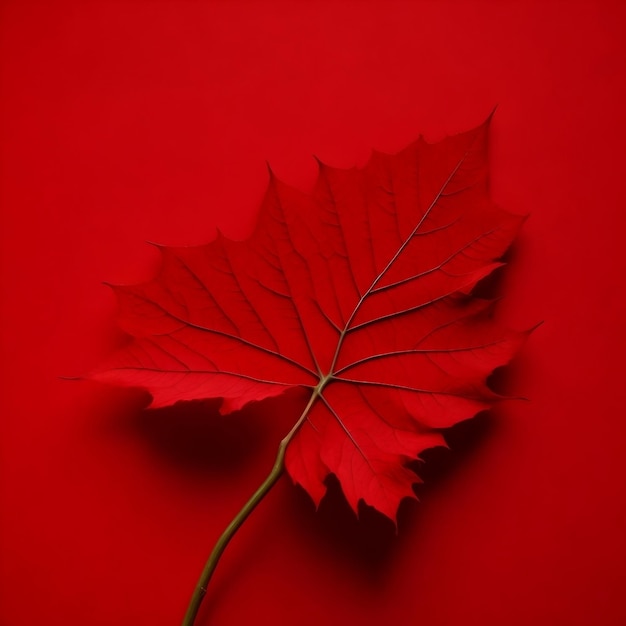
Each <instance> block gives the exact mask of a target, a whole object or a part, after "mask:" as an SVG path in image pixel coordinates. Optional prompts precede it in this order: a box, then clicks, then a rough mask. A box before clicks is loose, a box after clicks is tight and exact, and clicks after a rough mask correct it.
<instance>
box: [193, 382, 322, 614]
mask: <svg viewBox="0 0 626 626" xmlns="http://www.w3.org/2000/svg"><path fill="white" fill-rule="evenodd" d="M325 383H326V380H324V381H323V384H325ZM323 384H320V385H318V386H317V387H316V388H315V389H314V390H313V393H312V394H311V398H310V399H309V402H308V404H307V405H306V407H305V409H304V411H303V412H302V415H301V416H300V419H298V421H297V422H296V424H295V425H294V427H293V428H292V429H291V430H290V431H289V434H288V435H287V436H286V437H285V438H284V439H283V440H282V441H281V442H280V445H279V446H278V454H277V456H276V461H274V467H273V468H272V471H271V472H270V473H269V475H268V477H267V478H266V479H265V480H264V481H263V483H261V486H260V487H259V488H258V489H257V490H256V491H255V492H254V495H253V496H252V497H251V498H250V499H249V500H248V501H247V502H246V503H245V504H244V506H243V508H242V509H241V511H239V513H237V515H236V516H235V518H234V519H233V521H232V522H231V523H230V524H229V525H228V526H227V527H226V530H225V531H224V532H223V533H222V535H221V537H220V538H219V539H218V540H217V543H216V544H215V546H214V547H213V551H212V552H211V554H210V556H209V560H208V561H207V562H206V565H205V566H204V569H203V570H202V574H201V575H200V579H199V580H198V584H197V585H196V588H195V590H194V592H193V595H192V596H191V600H190V602H189V606H188V607H187V612H186V613H185V619H184V620H183V623H182V626H193V624H194V621H195V619H196V616H197V614H198V610H199V609H200V604H201V603H202V600H203V599H204V596H205V595H206V592H207V586H208V584H209V581H210V580H211V577H212V576H213V572H214V571H215V568H216V567H217V564H218V562H219V560H220V557H221V556H222V553H223V552H224V550H225V549H226V546H227V545H228V543H229V542H230V540H231V539H232V538H233V536H234V534H235V533H236V532H237V531H238V530H239V528H240V527H241V525H242V524H243V523H244V522H245V521H246V519H247V517H248V515H250V513H252V511H253V510H254V509H255V508H256V506H257V505H258V504H259V502H261V500H263V498H264V497H265V496H266V495H267V493H268V492H269V490H270V489H271V488H272V487H273V486H274V485H275V484H276V483H277V482H278V479H279V478H280V477H281V476H282V473H283V471H284V469H285V451H286V450H287V445H288V444H289V442H290V441H291V439H292V438H293V436H294V435H295V434H296V432H298V429H299V428H300V426H301V425H302V424H303V422H304V420H305V419H306V417H307V415H308V413H309V410H310V409H311V407H312V406H313V403H314V402H315V400H316V398H317V397H318V396H319V395H320V393H321V389H322V387H323Z"/></svg>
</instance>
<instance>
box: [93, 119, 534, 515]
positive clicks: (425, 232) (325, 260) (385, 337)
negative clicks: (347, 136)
mask: <svg viewBox="0 0 626 626" xmlns="http://www.w3.org/2000/svg"><path fill="white" fill-rule="evenodd" d="M489 121H490V120H487V121H486V122H485V123H484V124H483V125H481V126H479V127H478V128H476V129H474V130H472V131H469V132H466V133H463V134H459V135H456V136H454V137H450V138H446V139H444V140H443V141H440V142H438V143H433V144H430V143H427V142H426V141H424V140H423V139H421V138H420V139H419V140H418V141H417V142H415V143H413V144H411V145H410V146H409V147H408V148H406V149H405V150H403V151H401V152H400V153H399V154H396V155H387V154H381V153H374V154H373V155H372V157H371V159H370V160H369V162H368V163H367V165H366V166H365V167H364V168H362V169H357V168H354V169H337V168H334V167H329V166H328V165H325V164H322V163H320V165H319V176H318V179H317V182H316V185H315V188H314V190H313V192H312V193H311V194H305V193H302V192H300V191H298V190H296V189H294V188H292V187H289V186H287V185H286V184H284V183H283V182H281V181H279V180H278V179H277V178H276V177H275V176H274V175H272V174H271V173H270V183H269V187H268V190H267V193H266V195H265V198H264V200H263V204H262V208H261V212H260V216H259V220H258V224H257V226H256V229H255V231H254V233H253V234H252V236H251V237H250V238H249V239H248V240H246V241H231V240H229V239H227V238H225V237H223V236H222V235H218V237H217V238H216V239H215V240H214V241H213V242H211V243H209V244H207V245H203V246H196V247H160V250H161V252H162V256H163V262H162V268H161V270H160V273H159V274H158V276H156V277H155V278H154V279H153V280H151V281H150V282H148V283H145V284H141V285H136V286H130V287H128V286H123V287H122V286H117V287H115V291H116V293H117V296H118V298H119V304H120V316H119V319H120V324H121V326H122V327H123V328H124V329H125V330H126V331H127V332H129V333H130V334H131V335H132V336H133V337H134V340H133V341H132V342H131V343H130V344H129V345H128V346H127V347H125V348H124V349H123V350H121V351H120V352H118V353H117V354H115V355H114V356H113V357H112V359H111V360H110V361H109V362H108V363H107V364H106V365H105V366H104V367H103V368H101V369H99V370H98V371H96V372H94V373H93V374H92V377H93V378H95V379H98V380H101V381H107V382H114V383H117V384H122V385H130V386H135V387H141V388H143V389H146V390H147V391H149V392H150V394H151V395H152V398H153V400H152V406H154V407H159V406H164V405H169V404H172V403H174V402H177V401H180V400H193V399H199V398H214V397H220V398H223V399H224V400H223V405H222V411H223V412H229V411H233V410H236V409H239V408H241V407H242V406H244V405H245V404H246V403H248V402H251V401H253V400H261V399H263V398H268V397H271V396H276V395H278V394H280V393H282V392H284V391H285V390H287V389H289V388H293V387H302V388H306V389H308V390H309V391H310V401H309V403H308V406H307V408H306V410H305V412H304V413H303V414H302V416H301V417H300V418H299V419H298V420H297V423H296V424H295V426H294V429H293V430H292V432H291V433H290V435H289V437H288V440H287V442H286V443H285V447H286V457H285V465H286V469H287V471H288V473H289V474H290V476H291V477H292V479H293V480H294V481H295V482H296V483H299V484H300V485H302V486H303V487H304V488H305V489H306V491H307V492H308V493H309V494H310V495H311V496H312V498H313V499H314V500H315V502H316V503H318V502H319V500H320V499H321V498H322V496H323V495H324V493H325V490H326V486H325V482H324V481H325V479H326V477H327V476H328V475H329V474H330V473H332V474H335V476H336V477H337V478H338V479H339V482H340V484H341V487H342V489H343V492H344V494H345V496H346V498H347V500H348V502H349V503H350V505H351V506H352V508H353V509H355V510H356V509H357V506H358V502H359V500H363V501H365V502H366V503H367V504H369V505H371V506H373V507H374V508H376V509H378V510H379V511H381V512H382V513H384V514H385V515H387V516H389V517H391V518H392V519H393V518H395V515H396V511H397V508H398V505H399V503H400V501H401V500H402V499H403V498H405V497H414V492H413V489H412V485H413V484H414V483H415V482H417V481H418V480H419V479H418V477H417V476H416V474H415V473H414V472H413V471H412V470H410V469H409V468H408V467H407V465H406V464H407V462H408V461H411V460H414V459H415V458H416V457H417V456H418V455H419V453H420V452H422V451H423V450H424V449H426V448H430V447H433V446H437V445H442V444H443V443H444V442H443V438H442V435H441V432H440V431H441V429H443V428H446V427H449V426H451V425H453V424H455V423H457V422H459V421H461V420H464V419H467V418H469V417H472V416H473V415H475V414H476V413H477V412H479V411H481V410H483V409H485V408H487V407H488V406H489V405H490V403H492V401H493V400H494V399H495V398H496V395H495V394H494V393H493V392H492V391H491V390H490V389H489V388H488V386H487V384H486V379H487V377H488V375H489V374H490V373H491V372H492V371H493V370H494V368H496V367H498V366H501V365H503V364H505V363H506V362H507V361H508V360H509V359H510V358H511V357H512V355H513V354H514V353H515V351H516V350H517V349H518V347H519V345H520V343H521V342H522V341H523V338H524V336H525V333H516V332H511V331H509V330H507V329H504V328H502V327H500V326H499V325H497V324H496V323H494V321H493V320H492V317H491V314H490V313H491V311H490V308H491V303H490V302H489V301H487V300H483V299H480V298H477V297H474V296H472V295H471V291H472V289H473V287H474V286H475V285H476V283H477V282H478V281H479V280H481V279H482V278H484V277H486V276H487V275H488V274H490V273H491V272H492V271H493V270H494V269H496V268H497V267H499V266H500V265H501V263H500V262H499V261H498V259H499V258H501V257H502V255H503V254H504V252H505V251H506V249H507V248H508V247H509V245H510V244H511V242H512V240H513V239H514V237H515V235H516V233H517V231H518V229H519V227H520V225H521V223H522V221H523V218H522V217H519V216H514V215H511V214H509V213H506V212H505V211H503V210H501V209H500V208H498V207H497V206H495V205H494V203H493V202H492V201H491V200H490V199H489V196H488V167H487V165H488V164H487V138H488V129H489ZM287 443H288V444H289V445H287Z"/></svg>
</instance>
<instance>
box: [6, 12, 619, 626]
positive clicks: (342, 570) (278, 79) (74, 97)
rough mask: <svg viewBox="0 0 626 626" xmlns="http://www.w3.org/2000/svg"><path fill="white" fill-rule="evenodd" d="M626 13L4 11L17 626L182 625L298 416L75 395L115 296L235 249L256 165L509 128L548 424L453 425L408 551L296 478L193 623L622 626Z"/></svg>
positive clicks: (500, 182) (507, 308) (497, 134)
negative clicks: (172, 267)
mask: <svg viewBox="0 0 626 626" xmlns="http://www.w3.org/2000/svg"><path fill="white" fill-rule="evenodd" d="M625 6H626V5H624V4H623V3H615V4H610V3H607V2H604V3H603V2H595V3H591V2H590V3H587V4H579V3H574V2H570V3H564V2H563V3H546V2H537V3H528V2H510V3H497V2H414V3H410V2H401V3H394V2H378V3H376V2H370V3H366V2H363V3H356V2H301V3H278V2H250V3H237V2H230V3H227V2H221V3H220V2H214V3H208V2H154V3H148V2H127V3H124V2H110V3H105V2H86V3H80V4H67V3H62V2H56V3H46V4H43V3H42V4H35V3H32V2H26V1H19V2H18V1H14V2H4V3H3V4H2V14H1V29H2V32H1V39H2V43H1V46H2V49H1V59H2V78H1V81H2V85H1V87H2V92H1V93H2V95H1V102H0V104H1V107H2V121H1V124H2V127H1V145H2V164H1V165H2V173H1V175H0V183H1V193H2V198H1V200H2V212H1V220H2V232H1V238H2V240H1V254H2V263H1V268H2V269H1V272H2V277H1V279H2V282H1V289H2V303H1V304H2V308H1V317H2V320H1V321H2V323H1V327H0V330H1V334H2V335H1V336H2V346H1V349H2V367H3V372H2V377H1V378H0V386H1V389H0V409H1V411H2V418H1V421H0V438H1V439H0V446H1V450H0V452H1V461H0V462H1V465H2V467H1V475H0V484H1V496H0V497H1V502H0V505H1V507H2V514H1V521H0V550H1V554H0V624H2V626H23V625H29V626H31V625H38V624H48V625H61V624H62V625H63V626H73V625H93V626H100V625H110V624H116V625H125V624H128V625H131V624H132V625H136V624H150V625H151V626H159V625H163V626H166V625H168V626H169V625H171V624H177V623H178V622H179V621H180V619H181V617H182V614H183V612H184V609H185V606H186V603H187V600H188V597H189V594H190V592H191V590H192V588H193V585H194V584H195V580H196V578H197V575H198V574H199V571H200V569H201V567H202V565H203V563H204V560H205V558H206V556H207V554H208V552H209V549H210V547H211V546H212V545H213V543H214V541H215V540H216V538H217V536H218V534H219V533H220V532H221V530H222V529H223V527H224V526H225V525H226V524H227V523H228V521H230V519H231V518H232V516H233V515H234V513H235V512H236V511H237V510H238V509H239V507H240V505H241V504H242V503H243V501H244V500H246V499H247V497H248V496H249V494H250V493H251V492H252V491H253V490H254V489H255V488H256V486H257V485H258V484H259V482H260V481H261V479H262V478H263V477H264V476H265V475H266V473H267V471H268V470H269V468H270V466H271V464H272V461H273V458H274V455H275V451H276V447H277V442H278V441H279V439H280V438H281V437H282V435H283V434H284V433H285V432H286V428H287V424H288V423H289V422H290V420H293V416H292V415H290V410H289V409H290V407H289V403H288V402H283V401H280V400H278V401H276V400H274V401H271V402H267V403H265V404H262V405H257V406H253V407H250V408H248V409H246V410H245V411H243V412H242V413H241V414H235V415H232V416H228V417H220V416H219V415H217V413H216V411H215V405H214V404H211V403H209V404H208V405H206V406H188V407H181V408H176V409H168V410H162V411H157V412H145V411H142V410H141V407H142V406H143V404H144V403H145V398H144V397H143V396H142V395H141V394H138V393H135V392H129V391H121V390H117V389H108V388H103V387H98V386H96V385H93V384H90V383H77V382H68V381H64V380H60V378H59V376H61V375H74V374H80V373H82V372H84V371H86V370H87V369H89V368H90V367H92V366H94V365H95V364H97V363H98V362H99V360H100V359H102V358H103V357H104V356H105V355H107V354H108V353H110V352H111V350H112V349H114V348H115V346H117V345H119V344H120V342H121V341H122V340H123V338H122V336H121V334H120V333H119V332H117V331H116V330H115V326H114V308H115V307H114V300H113V296H112V294H111V293H110V292H109V291H108V290H107V288H106V287H103V286H102V285H101V281H102V280H108V281H112V282H134V281H137V280H139V279H143V278H146V277H148V276H150V275H151V273H152V272H153V271H154V267H155V263H156V253H155V251H154V250H153V249H151V248H150V247H149V246H147V245H145V244H144V243H143V241H144V240H153V241H158V242H162V243H170V244H185V243H201V242H204V241H206V240H208V239H209V238H211V237H212V236H213V234H214V233H215V228H216V227H220V228H221V229H222V230H223V231H224V232H225V233H226V234H227V235H230V236H233V237H243V236H245V235H246V234H247V233H248V232H249V231H250V228H251V225H252V224H253V220H254V216H255V213H256V211H257V209H258V206H259V201H260V198H261V195H262V192H263V190H264V187H265V184H266V181H267V172H266V168H265V163H264V161H265V159H268V160H269V161H270V162H271V163H272V166H273V168H274V169H275V171H276V172H277V174H278V175H279V176H280V177H281V178H283V179H284V180H286V181H287V182H290V183H292V184H295V185H297V186H300V187H303V188H307V187H310V186H311V184H312V181H313V179H314V176H315V171H316V166H315V163H314V160H313V159H312V158H311V156H310V155H311V154H316V155H318V156H319V157H320V158H322V159H323V160H325V161H327V162H329V163H330V164H333V165H339V166H350V165H353V164H355V163H356V164H362V163H363V162H364V161H365V159H366V158H367V156H368V154H369V150H370V148H372V147H375V148H378V149H381V150H385V151H395V150H397V149H399V148H401V147H403V146H404V145H405V144H407V143H409V142H410V141H411V140H413V139H415V138H416V136H417V135H418V133H420V132H424V133H425V134H426V135H427V137H430V138H431V139H436V138H439V137H441V136H442V135H443V134H445V133H449V132H457V131H461V130H466V129H468V128H470V127H472V126H475V125H476V124H478V123H479V122H481V121H482V120H483V119H484V118H485V117H486V115H487V114H488V113H489V111H490V110H491V109H492V107H493V106H494V104H499V108H498V110H497V113H496V116H495V118H494V121H493V126H492V129H493V133H492V172H493V180H492V192H493V196H494V197H495V199H496V201H498V202H499V203H501V204H502V205H503V206H505V207H507V208H509V209H510V210H511V211H514V212H518V213H524V212H530V213H531V218H530V220H529V221H528V222H527V224H526V226H525V227H524V232H523V234H522V236H521V238H520V240H519V243H518V244H517V245H516V247H515V249H514V251H513V253H512V255H511V264H510V266H509V268H508V269H507V270H506V272H505V274H504V277H503V280H502V284H501V288H502V291H503V292H505V293H506V297H505V299H504V300H503V301H502V303H501V306H500V311H501V314H502V316H503V318H504V319H506V320H508V322H509V323H510V324H511V325H512V326H514V327H517V328H522V327H528V326H530V325H532V324H533V323H535V322H537V321H538V320H542V319H543V320H545V324H544V325H543V326H542V327H541V328H540V329H539V330H538V331H537V332H536V333H535V334H534V335H533V336H532V337H531V339H530V340H529V342H528V344H527V345H526V347H525V348H524V350H523V353H522V354H521V355H520V357H519V358H518V359H517V360H516V361H515V363H514V365H513V366H512V368H511V370H510V371H509V374H508V375H507V376H506V377H505V378H504V380H501V381H500V384H502V385H504V386H505V387H506V388H508V389H509V390H511V391H512V392H515V393H521V394H524V395H526V396H528V397H529V398H530V402H507V403H505V404H503V405H502V406H500V407H499V408H498V409H497V410H496V411H494V412H493V413H492V415H491V417H479V418H478V419H477V420H475V421H474V422H473V423H470V424H468V425H464V426H462V427H460V428H457V429H455V431H454V432H453V433H452V435H451V444H452V450H451V451H450V452H447V453H444V454H436V455H432V458H431V459H430V460H431V463H430V464H429V465H428V466H427V467H426V468H425V469H424V475H425V477H426V479H427V483H426V487H425V488H423V489H420V494H421V498H422V501H421V503H420V504H416V503H406V504H403V506H402V508H401V511H400V521H399V534H398V535H397V536H396V535H395V533H394V529H393V526H392V525H391V523H389V522H388V521H387V520H385V519H383V518H381V517H379V516H378V515H376V514H374V513H372V512H371V511H365V512H364V513H363V515H362V519H361V521H360V522H357V521H356V520H355V519H354V518H353V516H352V515H351V513H350V512H349V510H348V508H347V505H345V503H344V502H343V501H342V499H341V497H340V496H338V495H337V494H336V493H335V494H334V495H333V496H332V497H331V498H329V500H328V501H327V502H325V503H324V504H323V505H322V507H321V509H320V511H319V512H318V513H315V511H314V508H313V506H312V504H311V503H310V501H309V500H308V497H307V496H306V495H305V494H304V493H302V492H301V491H300V490H299V489H296V488H294V487H293V486H292V485H291V484H290V483H289V481H288V480H287V479H283V480H282V481H281V483H279V485H278V486H277V487H276V488H275V489H274V491H273V492H272V493H271V494H270V495H269V496H268V498H267V500H266V501H264V502H263V503H262V505H261V506H260V507H259V509H257V511H256V512H255V513H254V515H253V516H252V518H250V520H249V521H248V522H247V524H246V525H245V527H244V528H243V529H242V531H241V532H240V533H239V535H238V536H237V537H236V539H235V541H234V542H233V544H232V545H231V547H230V548H229V549H228V551H227V553H226V555H225V557H224V560H223V562H222V563H221V564H220V567H219V569H218V572H217V574H216V577H215V579H214V581H213V583H212V588H211V591H210V594H209V597H208V600H207V602H206V606H205V607H204V610H203V612H202V615H203V619H202V620H200V621H199V624H209V623H210V624H232V625H241V624H248V623H257V624H285V625H292V624H302V625H304V626H315V625H317V624H328V625H330V626H337V625H340V624H346V623H351V624H356V623H358V624H363V625H378V624H383V623H390V624H391V623H396V622H398V623H402V624H419V625H420V626H448V625H451V624H459V623H463V624H476V625H478V624H481V625H483V626H490V625H493V626H496V625H500V624H508V625H510V626H516V625H519V626H522V625H524V626H526V625H527V624H550V625H555V624H556V625H562V624H563V625H568V626H569V625H589V624H593V625H599V626H609V625H618V624H620V625H621V624H624V623H626V602H625V601H624V594H625V592H626V588H625V587H626V585H625V583H626V571H625V570H626V565H625V564H626V532H625V529H626V519H625V514H626V504H625V501H626V498H625V493H626V490H625V487H626V485H625V482H626V481H625V478H626V471H625V470H624V444H625V435H626V419H625V413H626V412H625V411H624V391H623V390H624V380H623V375H624V365H623V363H624V358H623V354H624V348H625V347H626V345H625V343H626V342H625V333H624V326H623V325H624V322H623V320H624V319H626V311H625V308H626V307H625V299H626V298H625V295H624V293H625V292H624V271H625V270H626V267H625V264H624V255H623V246H624V243H623V241H624V225H625V223H626V220H625V219H624V212H625V211H626V175H625V173H624V168H625V165H626V158H625V156H624V154H625V153H624V150H625V148H624V146H625V145H626V118H625V115H624V111H625V108H626V89H625V84H626V63H625V60H626V59H625V52H626V46H625V44H624V43H623V41H624V40H623V33H624V23H625V20H626V10H625V8H624V7H625Z"/></svg>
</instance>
